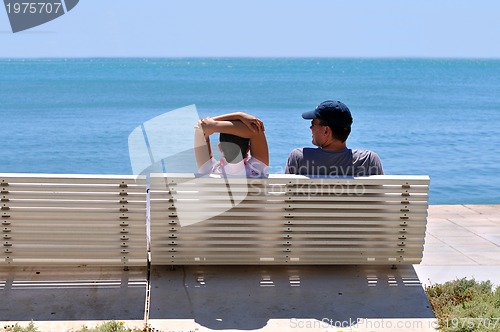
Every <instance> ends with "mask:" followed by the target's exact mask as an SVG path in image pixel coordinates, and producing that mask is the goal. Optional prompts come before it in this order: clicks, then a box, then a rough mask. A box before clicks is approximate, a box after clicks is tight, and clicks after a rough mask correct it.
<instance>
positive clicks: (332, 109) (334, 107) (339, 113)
mask: <svg viewBox="0 0 500 332" xmlns="http://www.w3.org/2000/svg"><path fill="white" fill-rule="evenodd" d="M302 117H303V118H304V119H320V120H323V121H325V122H326V123H328V125H330V126H338V127H342V128H350V127H351V124H352V116H351V111H349V108H348V107H347V106H346V105H345V104H344V103H343V102H341V101H335V100H327V101H324V102H322V103H321V104H319V105H318V106H316V108H315V109H314V110H312V111H309V112H304V113H302Z"/></svg>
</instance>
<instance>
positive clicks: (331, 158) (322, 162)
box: [285, 148, 384, 176]
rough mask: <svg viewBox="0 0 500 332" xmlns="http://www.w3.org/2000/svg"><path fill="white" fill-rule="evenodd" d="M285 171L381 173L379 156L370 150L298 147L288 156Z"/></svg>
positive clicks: (338, 174) (366, 174) (333, 173)
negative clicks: (332, 149) (330, 149)
mask: <svg viewBox="0 0 500 332" xmlns="http://www.w3.org/2000/svg"><path fill="white" fill-rule="evenodd" d="M285 173H287V174H300V175H331V176H368V175H382V174H384V170H383V168H382V162H381V161H380V158H379V156H378V155H377V154H376V153H375V152H372V151H370V150H351V149H347V148H346V149H344V150H340V151H328V150H323V149H321V148H298V149H295V150H293V151H292V152H291V153H290V155H289V156H288V161H287V163H286V168H285Z"/></svg>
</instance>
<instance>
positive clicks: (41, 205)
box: [0, 174, 147, 266]
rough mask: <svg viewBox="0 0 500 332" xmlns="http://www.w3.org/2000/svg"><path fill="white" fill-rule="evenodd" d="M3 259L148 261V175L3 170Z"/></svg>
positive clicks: (34, 262)
mask: <svg viewBox="0 0 500 332" xmlns="http://www.w3.org/2000/svg"><path fill="white" fill-rule="evenodd" d="M0 190H1V194H0V198H1V204H0V205H1V211H0V222H1V230H2V231H1V232H0V233H1V235H2V246H1V252H0V265H17V266H19V265H55V264H61V265H123V266H134V265H143V266H145V265H146V264H147V249H146V244H147V242H146V179H145V177H136V176H126V175H53V174H0Z"/></svg>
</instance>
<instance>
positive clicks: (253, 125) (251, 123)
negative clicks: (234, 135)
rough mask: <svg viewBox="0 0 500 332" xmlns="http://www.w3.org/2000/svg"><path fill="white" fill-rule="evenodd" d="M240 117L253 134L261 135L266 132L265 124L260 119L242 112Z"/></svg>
mask: <svg viewBox="0 0 500 332" xmlns="http://www.w3.org/2000/svg"><path fill="white" fill-rule="evenodd" d="M240 116H241V119H240V121H241V122H243V124H244V125H245V126H247V127H248V129H250V130H251V131H252V132H254V133H260V132H263V131H264V123H263V122H262V120H260V119H259V118H257V117H255V116H253V115H250V114H247V113H243V112H241V114H240Z"/></svg>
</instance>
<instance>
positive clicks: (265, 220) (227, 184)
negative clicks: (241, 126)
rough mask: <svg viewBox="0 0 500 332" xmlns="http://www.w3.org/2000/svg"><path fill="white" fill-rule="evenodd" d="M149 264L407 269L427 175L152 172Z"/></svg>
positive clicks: (416, 250)
mask: <svg viewBox="0 0 500 332" xmlns="http://www.w3.org/2000/svg"><path fill="white" fill-rule="evenodd" d="M150 181H151V183H150V186H151V187H150V188H151V189H150V205H151V211H150V222H151V264H153V265H187V264H273V265H279V264H292V265H293V264H373V265H376V264H386V265H397V264H416V263H419V262H420V261H421V259H422V253H423V245H424V237H425V229H426V221H427V207H428V190H429V189H428V186H429V177H427V176H389V175H383V176H370V177H358V178H311V179H310V178H307V177H304V176H293V175H281V176H280V175H271V176H270V178H268V179H221V178H213V177H208V178H207V177H195V176H194V175H192V174H152V176H151V179H150Z"/></svg>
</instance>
